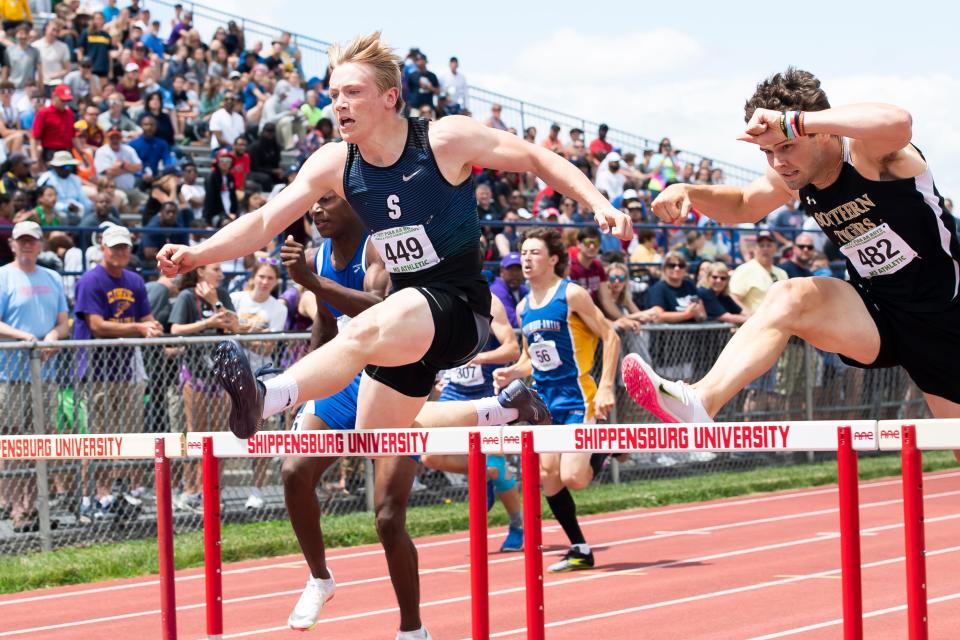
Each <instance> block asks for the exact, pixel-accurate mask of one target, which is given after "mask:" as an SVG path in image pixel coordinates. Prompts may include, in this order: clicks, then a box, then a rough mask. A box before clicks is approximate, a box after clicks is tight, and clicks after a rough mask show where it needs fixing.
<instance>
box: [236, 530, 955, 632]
mask: <svg viewBox="0 0 960 640" xmlns="http://www.w3.org/2000/svg"><path fill="white" fill-rule="evenodd" d="M956 518H960V514H954V515H951V516H945V517H943V518H937V519H932V520H931V522H937V521H942V520H948V519H956ZM829 539H831V538H825V537H822V536H816V537H811V538H803V539H799V540H792V541H789V542H784V543H778V544H772V545H765V546H762V547H753V548H748V549H737V550H734V551H728V552H724V553H716V554H711V555H706V556H700V557H698V558H689V559H684V560H673V561H670V562H661V563H657V564H652V565H649V566H645V567H642V568H641V569H640V570H642V571H645V572H646V571H650V570H652V569H664V568H669V567H674V566H678V565H684V564H688V563H698V562H706V561H709V560H717V559H721V558H729V557H734V556H739V555H747V554H750V553H758V552H763V551H769V550H772V549H781V548H785V547H789V546H797V545H801V544H809V543H813V542H821V541H823V540H829ZM612 544H616V543H611V544H608V545H607V546H612ZM957 551H960V546H955V547H949V548H945V549H940V550H937V551H931V552H928V553H927V556H928V557H932V556H936V555H942V554H945V553H953V552H957ZM903 560H904V558H903V556H899V557H895V558H889V559H886V560H878V561H875V562H870V563H867V564H862V565H861V567H862V568H865V569H869V568H873V567H879V566H883V565H888V564H894V563H898V562H903ZM637 571H638V569H636V568H630V569H620V570H617V571H609V572H596V573H589V574H587V575H583V576H578V577H576V578H566V579H561V580H553V581H548V582H546V583H545V584H544V588H550V587H556V586H560V585H567V584H576V583H580V582H586V581H593V580H604V579H607V578H614V577H622V576H626V575H631V574H632V575H637V574H636V572H637ZM839 573H840V569H830V570H827V571H818V572H816V573H811V574H806V575H800V576H797V577H793V578H784V579H780V580H773V581H767V582H761V583H758V584H754V585H746V586H743V587H735V588H732V589H724V590H722V591H716V592H712V593H707V594H699V595H695V596H687V597H685V598H678V599H674V600H667V601H664V602H659V603H652V604H647V605H641V606H639V607H631V608H628V609H621V610H617V611H613V612H606V613H602V614H595V615H594V616H588V617H586V618H575V619H571V620H570V621H567V622H565V621H559V622H554V623H551V625H547V626H561V625H562V624H573V623H574V622H583V621H585V620H591V619H596V618H603V617H611V616H614V615H622V614H626V613H634V612H637V611H645V610H647V609H655V608H660V607H665V606H670V605H675V604H685V603H688V602H695V601H698V600H704V599H708V598H715V597H720V596H725V595H731V594H735V593H741V592H744V591H753V590H756V589H766V588H770V587H775V586H779V585H784V584H791V583H795V582H800V581H803V580H809V579H814V578H823V577H826V576H831V575H839ZM640 575H642V574H640ZM523 591H526V587H510V588H507V589H500V590H498V591H491V592H490V597H495V596H500V595H507V594H512V593H518V592H523ZM470 599H471V597H470V596H459V597H455V598H446V599H444V600H434V601H430V602H424V603H421V605H420V606H421V608H427V607H434V606H439V605H445V604H453V603H458V602H467V601H469V600H470ZM398 611H399V608H397V607H392V608H390V609H381V610H377V611H365V612H358V613H352V614H348V615H344V616H337V617H334V618H325V619H322V620H320V621H319V622H318V624H330V623H334V622H342V621H345V620H355V619H357V618H363V617H368V616H374V615H381V614H388V613H397V612H398ZM286 629H287V627H269V628H264V629H255V630H252V631H243V632H239V633H235V634H229V635H225V636H223V637H224V638H242V637H247V636H257V635H260V634H266V633H273V632H275V631H283V630H286ZM525 631H526V628H520V629H512V630H510V631H505V632H500V633H497V634H491V636H490V637H491V638H493V637H502V636H508V635H515V634H519V633H524V632H525ZM466 640H469V639H466Z"/></svg>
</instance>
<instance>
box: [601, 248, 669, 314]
mask: <svg viewBox="0 0 960 640" xmlns="http://www.w3.org/2000/svg"><path fill="white" fill-rule="evenodd" d="M607 284H608V286H609V287H610V296H611V297H612V298H613V303H614V304H615V305H617V308H618V309H620V312H621V313H623V315H624V317H627V318H631V319H632V320H638V321H640V322H644V323H646V322H656V321H657V318H658V317H659V314H658V313H657V312H656V310H654V309H647V310H646V311H641V310H640V307H638V306H637V303H636V302H634V301H633V296H632V295H630V270H629V269H628V268H627V265H625V264H623V263H622V262H612V263H610V265H609V266H608V267H607Z"/></svg>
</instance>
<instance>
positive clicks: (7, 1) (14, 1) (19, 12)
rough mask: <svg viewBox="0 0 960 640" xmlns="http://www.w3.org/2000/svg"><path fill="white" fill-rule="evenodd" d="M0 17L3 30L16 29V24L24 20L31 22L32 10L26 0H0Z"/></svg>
mask: <svg viewBox="0 0 960 640" xmlns="http://www.w3.org/2000/svg"><path fill="white" fill-rule="evenodd" d="M0 17H2V19H3V30H4V31H10V30H11V29H16V28H17V25H19V24H21V23H24V22H26V23H28V24H29V23H32V22H33V12H32V11H30V5H29V3H28V2H27V0H0Z"/></svg>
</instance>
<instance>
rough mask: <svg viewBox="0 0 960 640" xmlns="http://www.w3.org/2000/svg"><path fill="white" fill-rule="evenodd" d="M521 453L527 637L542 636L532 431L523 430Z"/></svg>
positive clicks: (536, 470)
mask: <svg viewBox="0 0 960 640" xmlns="http://www.w3.org/2000/svg"><path fill="white" fill-rule="evenodd" d="M521 444H522V446H523V449H522V453H521V454H520V473H521V476H522V481H523V527H524V529H523V561H524V569H525V572H526V586H527V640H544V638H545V634H544V626H543V625H544V612H543V531H542V529H541V527H542V522H543V514H542V513H541V511H540V456H539V455H537V452H536V451H534V449H533V432H531V431H524V432H523V434H522V437H521Z"/></svg>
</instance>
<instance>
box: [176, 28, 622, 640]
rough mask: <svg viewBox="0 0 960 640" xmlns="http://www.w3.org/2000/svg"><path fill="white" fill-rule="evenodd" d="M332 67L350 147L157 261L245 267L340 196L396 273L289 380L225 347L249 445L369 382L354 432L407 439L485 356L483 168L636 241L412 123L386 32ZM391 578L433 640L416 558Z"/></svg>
mask: <svg viewBox="0 0 960 640" xmlns="http://www.w3.org/2000/svg"><path fill="white" fill-rule="evenodd" d="M328 57H329V62H330V67H331V71H330V98H331V99H332V100H333V111H334V113H335V114H336V118H337V125H338V130H339V132H340V135H341V137H342V138H343V142H339V143H330V144H325V145H323V146H322V147H320V148H319V149H318V150H317V151H316V152H314V153H313V154H312V155H311V156H310V158H308V159H307V161H306V162H305V163H304V164H303V166H302V167H301V168H300V171H299V172H298V173H297V177H296V179H294V180H293V182H291V183H290V184H289V185H288V186H287V187H285V188H284V189H283V190H282V191H281V192H280V193H279V194H278V195H277V196H276V197H274V198H273V199H271V200H270V201H269V202H268V203H267V204H265V205H264V206H263V207H261V208H260V209H258V210H257V211H254V212H251V213H248V214H246V215H243V216H240V217H239V218H237V219H236V220H235V221H233V222H231V223H230V224H228V225H227V226H225V227H224V228H223V229H221V230H219V231H218V232H217V233H215V234H214V235H213V236H212V237H210V238H208V239H206V240H204V241H203V242H201V243H199V244H197V245H195V246H191V247H188V246H184V245H167V246H165V247H163V248H162V249H161V250H160V251H159V252H158V253H157V266H158V268H159V269H160V271H161V272H162V273H164V274H165V275H167V276H174V275H177V274H179V273H184V272H186V271H189V270H191V269H194V268H196V267H197V266H200V265H204V264H209V263H212V262H223V261H224V260H230V259H233V258H237V257H239V256H244V255H248V254H250V253H252V252H253V251H255V250H256V249H259V248H260V247H262V246H263V245H265V244H267V243H268V242H269V241H270V240H271V239H272V238H273V237H274V236H276V235H277V234H278V233H280V232H281V231H282V230H283V229H286V228H287V227H288V226H289V225H290V224H291V223H293V222H294V221H296V220H297V219H299V218H301V217H302V216H303V215H304V212H305V211H307V210H308V209H309V208H310V206H311V205H312V204H313V202H314V201H315V200H316V199H317V198H318V197H319V196H321V195H323V194H325V193H328V192H329V191H334V192H335V193H337V194H338V195H340V196H342V197H344V198H346V199H347V200H348V201H350V202H351V204H353V206H354V208H355V209H356V211H357V214H358V215H359V216H360V217H361V218H362V219H363V220H364V222H365V223H366V224H368V225H369V230H370V233H371V236H372V237H375V243H376V246H377V250H378V252H379V254H380V256H381V258H382V259H383V262H384V264H385V265H389V269H390V273H391V279H392V280H393V283H394V287H395V291H394V292H393V293H391V295H390V296H389V297H388V298H387V299H386V300H384V301H383V302H382V303H380V304H377V305H374V306H372V307H370V308H369V309H367V310H366V311H364V312H363V313H361V314H359V315H358V316H356V317H354V319H353V320H352V321H351V322H350V324H349V325H348V326H347V327H346V329H345V330H344V331H342V332H340V333H339V334H338V335H337V337H336V338H334V339H333V340H331V341H330V342H328V343H327V344H325V345H323V346H322V347H321V348H320V349H317V350H316V351H313V352H311V353H309V354H307V355H306V356H305V357H304V358H303V359H301V360H300V361H299V362H297V363H296V364H294V365H293V366H291V367H290V368H289V369H288V370H287V371H285V372H284V373H282V374H280V375H277V376H275V377H273V378H270V379H269V380H259V379H258V377H257V376H256V375H255V373H254V372H253V371H252V370H251V369H250V365H249V362H247V360H246V358H245V357H244V355H243V352H242V350H241V349H240V348H239V347H238V346H237V345H236V344H235V343H233V342H232V341H226V342H223V343H221V344H220V345H219V346H218V348H217V350H216V352H215V357H214V364H215V366H216V370H217V372H218V380H219V381H220V383H221V385H222V386H223V387H224V389H225V390H226V392H227V394H228V395H229V396H230V400H231V408H230V414H229V416H228V420H227V424H228V426H229V427H230V430H231V431H232V432H233V433H234V434H235V435H237V436H238V437H240V438H249V437H250V436H251V435H253V434H254V433H256V431H257V429H259V428H260V425H261V423H262V421H263V419H264V418H265V417H268V416H271V415H274V414H276V413H279V412H281V411H283V410H285V409H286V408H289V407H291V406H294V405H296V404H299V403H302V402H305V401H307V400H311V399H316V398H323V397H326V396H329V395H332V394H333V393H336V392H337V391H339V390H340V389H342V388H343V387H345V386H346V385H347V384H349V382H350V381H351V380H352V379H353V378H354V377H355V376H356V374H357V372H358V371H361V370H365V371H366V375H364V376H363V378H362V379H361V382H360V398H359V406H358V408H357V420H356V423H357V427H358V428H368V427H383V428H407V427H409V426H411V425H412V424H413V423H414V420H416V417H417V414H418V413H419V412H420V409H421V408H422V407H423V404H424V402H425V401H426V396H427V394H428V393H429V391H430V386H431V385H432V384H433V379H434V376H435V375H436V373H437V372H438V371H440V370H441V369H448V368H450V367H452V366H456V365H457V364H459V363H461V362H467V361H469V359H470V358H471V357H473V355H474V354H475V353H477V351H478V350H479V349H480V348H482V346H483V344H484V343H485V342H486V339H487V331H488V330H489V321H488V317H487V316H486V315H485V314H486V309H487V305H488V302H487V299H488V297H489V295H490V294H489V292H488V291H487V290H486V289H485V288H484V287H482V286H481V283H482V280H481V279H480V262H479V259H478V257H477V254H478V242H479V234H478V233H477V226H476V225H477V224H478V222H477V213H476V204H475V203H474V202H473V196H472V195H470V196H469V202H468V198H467V195H468V194H467V191H468V190H469V191H471V193H472V187H471V185H470V180H471V175H472V171H473V167H474V166H482V167H489V168H491V169H499V170H503V171H514V172H526V171H531V172H534V173H535V174H537V175H538V176H539V177H540V178H542V179H543V180H544V181H545V182H546V183H547V184H548V185H549V186H551V187H552V188H554V189H555V190H556V191H558V192H560V193H563V194H565V195H567V196H569V197H571V198H573V199H575V200H577V201H578V202H580V203H581V204H582V205H583V207H584V210H590V211H593V213H594V219H595V220H596V221H597V223H598V224H599V226H600V228H601V229H602V230H603V231H610V232H612V233H614V234H616V235H617V237H619V238H621V239H622V240H629V239H630V238H632V237H633V230H632V228H631V226H630V218H629V216H627V215H626V214H625V213H623V212H621V211H619V210H617V209H616V208H614V207H613V206H612V205H611V204H610V202H609V201H608V200H607V199H606V198H605V197H604V196H603V195H602V194H601V193H600V192H599V191H597V189H596V187H595V186H594V185H593V184H592V183H591V182H590V180H589V179H588V178H587V177H586V176H584V175H583V173H581V172H580V171H579V170H578V169H577V168H576V167H574V166H573V165H571V164H570V163H569V162H568V161H566V160H565V159H564V158H563V157H560V156H557V155H556V154H554V153H552V152H551V151H550V150H548V149H545V148H543V147H541V146H538V145H535V144H531V143H529V142H525V141H524V140H521V139H520V138H518V137H517V136H514V135H511V134H509V133H507V132H505V131H499V130H495V129H491V128H488V127H485V126H483V125H482V124H481V123H479V122H477V121H474V120H473V119H471V118H469V117H465V116H448V117H445V118H443V119H441V120H438V121H437V122H435V123H431V124H430V125H426V124H424V123H419V124H418V123H417V121H410V120H408V119H407V118H405V117H404V116H403V111H404V105H403V100H402V99H401V96H400V84H401V77H400V66H399V63H400V59H399V58H398V56H397V55H396V54H395V53H394V52H393V51H392V50H391V49H390V48H389V47H388V46H386V45H385V44H384V43H383V42H382V41H381V40H380V34H379V33H373V34H370V35H366V36H359V37H357V38H355V39H354V40H353V41H351V42H350V43H348V44H346V45H343V46H340V45H335V46H333V47H331V48H330V50H329V52H328ZM440 178H442V180H443V182H442V183H441V182H440V180H439V179H440ZM421 179H423V180H424V183H423V185H422V186H421V185H420V184H419V182H420V180H421ZM443 183H446V184H443ZM468 204H469V205H470V207H472V209H470V207H468V206H467V205H468ZM468 209H470V210H469V211H468ZM468 216H469V217H468ZM398 460H399V461H400V462H397V461H398ZM404 460H405V459H401V458H396V459H391V458H384V459H378V460H377V461H376V462H375V464H376V465H377V467H378V471H380V470H382V469H384V468H385V467H391V466H393V467H396V468H395V469H391V471H389V472H387V473H378V474H377V482H378V485H379V483H380V482H381V478H384V477H386V478H387V479H388V480H389V482H396V483H406V485H407V486H409V485H410V484H411V483H412V481H413V478H414V475H415V473H416V468H415V466H414V467H413V468H410V466H409V465H406V464H405V463H404V462H403V461H404ZM401 467H402V468H401ZM388 480H383V482H387V481H388ZM405 509H406V504H405V503H400V502H396V501H389V500H387V501H385V502H383V503H382V504H380V505H379V506H378V509H377V522H378V524H380V526H382V527H385V526H387V525H388V523H392V522H395V521H396V520H397V519H398V516H397V515H396V514H401V515H402V513H403V512H404V510H405ZM401 520H402V518H401ZM406 544H408V545H409V546H410V547H411V548H412V543H409V542H408V543H406ZM390 569H391V577H392V578H393V579H394V580H393V583H394V591H395V592H396V593H397V597H398V599H404V600H405V602H406V603H412V606H405V605H401V607H400V608H401V619H400V633H399V634H398V636H397V637H398V638H401V640H406V639H422V638H426V637H429V634H427V633H426V631H425V630H424V629H423V628H422V622H421V620H420V618H419V615H409V614H407V613H406V612H408V611H410V610H414V611H418V606H417V605H418V603H419V598H420V593H419V588H418V582H417V579H416V578H417V566H416V556H415V555H413V556H412V557H411V558H410V559H407V560H405V561H403V562H398V563H396V564H394V565H392V566H391V567H390ZM400 575H403V576H405V577H404V578H403V579H398V578H397V576H400Z"/></svg>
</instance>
